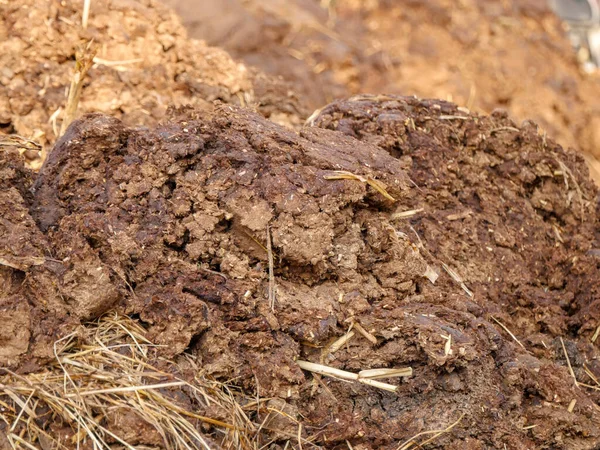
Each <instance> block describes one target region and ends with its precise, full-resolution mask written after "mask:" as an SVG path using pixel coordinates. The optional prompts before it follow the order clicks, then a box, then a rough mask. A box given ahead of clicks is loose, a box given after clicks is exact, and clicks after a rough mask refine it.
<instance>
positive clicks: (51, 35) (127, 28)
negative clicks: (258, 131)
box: [0, 0, 306, 168]
mask: <svg viewBox="0 0 600 450" xmlns="http://www.w3.org/2000/svg"><path fill="white" fill-rule="evenodd" d="M80 3H81V2H76V1H67V2H58V1H55V0H52V1H48V2H36V1H33V0H19V1H18V2H12V1H11V2H0V67H2V69H1V70H0V136H2V135H3V134H4V135H13V134H16V135H19V136H21V137H24V138H26V139H30V140H33V141H35V142H37V143H39V144H41V146H42V148H43V153H44V154H43V155H42V158H40V157H39V156H38V155H37V153H36V152H31V151H30V152H29V153H27V154H26V156H27V157H28V158H29V159H30V161H31V164H32V165H33V167H35V168H39V166H40V165H41V162H42V161H43V156H45V153H46V151H47V150H48V149H49V148H51V146H52V145H53V144H54V142H55V141H56V138H57V135H58V134H59V131H58V130H59V129H60V125H61V122H62V119H63V111H64V109H65V99H66V91H67V89H68V87H69V85H70V83H71V79H72V77H73V69H74V65H75V64H74V62H75V54H76V52H77V50H78V48H80V47H84V46H85V45H87V43H88V42H89V41H90V40H93V45H92V49H93V50H95V51H96V59H95V64H94V65H93V66H92V68H91V70H90V71H89V72H88V75H87V76H86V78H85V83H84V86H83V92H82V94H81V101H80V103H79V112H80V113H86V112H104V113H107V114H111V115H113V116H115V117H119V118H121V119H122V120H123V121H124V122H125V123H126V124H130V125H146V126H152V125H156V124H157V123H158V121H160V120H161V119H163V118H164V117H165V113H166V110H167V107H168V106H173V105H174V106H181V105H188V104H190V105H194V106H198V107H201V108H209V109H210V108H212V102H213V101H214V100H220V101H222V102H227V103H231V104H238V105H246V106H249V107H252V108H255V109H257V110H258V111H260V112H261V113H262V114H263V115H265V116H266V117H269V118H271V119H272V120H274V121H276V122H278V123H284V124H287V125H289V126H292V125H294V124H298V123H300V121H301V117H305V116H306V110H305V109H304V108H303V106H302V104H301V102H300V101H299V100H298V98H297V97H296V96H295V94H293V92H292V91H291V90H290V89H289V86H288V85H287V84H286V83H285V82H283V81H282V80H280V79H278V78H276V77H270V76H267V75H265V74H263V73H261V72H259V71H258V70H255V69H252V68H248V67H246V66H245V65H243V64H241V63H239V62H236V61H234V60H233V59H232V58H231V57H230V56H229V55H228V54H227V53H226V52H225V51H223V50H221V49H218V48H214V47H208V46H206V45H205V44H204V43H202V42H199V41H196V40H189V39H187V33H186V31H185V29H184V28H183V27H182V25H181V23H180V21H179V19H178V18H177V16H176V15H175V14H174V13H173V12H172V11H171V10H169V9H168V8H165V7H164V6H162V4H160V3H158V2H156V1H153V0H143V1H130V0H102V1H94V2H91V3H92V4H91V10H90V20H89V25H88V27H87V29H85V30H84V29H82V27H81V14H82V12H81V4H80ZM23 148H24V149H29V150H35V149H37V147H35V148H32V147H31V146H29V147H27V146H24V147H23Z"/></svg>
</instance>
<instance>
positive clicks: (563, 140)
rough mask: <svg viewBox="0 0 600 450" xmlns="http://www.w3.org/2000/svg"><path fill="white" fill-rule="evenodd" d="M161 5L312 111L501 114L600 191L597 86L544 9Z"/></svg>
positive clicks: (495, 0) (234, 2)
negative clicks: (459, 108)
mask: <svg viewBox="0 0 600 450" xmlns="http://www.w3.org/2000/svg"><path fill="white" fill-rule="evenodd" d="M165 2H166V3H167V4H169V5H171V6H173V7H175V8H176V10H177V11H178V12H179V13H180V14H181V15H182V20H183V23H184V25H186V27H187V28H188V29H189V32H190V35H191V36H192V37H196V38H200V39H205V40H206V41H207V42H208V43H209V44H212V45H218V46H220V47H222V48H224V49H225V50H227V51H229V52H230V53H231V54H232V55H233V56H234V57H236V58H240V59H241V60H243V61H245V62H247V63H248V64H251V65H253V66H255V67H259V68H260V69H261V70H264V71H265V72H267V73H270V74H277V75H282V76H283V77H284V78H285V79H287V80H289V81H290V82H292V83H293V85H294V89H295V90H296V91H297V92H299V93H301V94H302V97H303V98H306V99H307V101H309V102H310V105H311V106H312V108H313V109H316V108H320V107H322V106H323V105H324V104H326V103H328V102H330V101H332V100H334V99H335V98H339V97H341V96H347V95H352V94H358V93H374V94H376V93H381V92H386V93H397V94H401V95H417V96H420V97H426V98H441V99H452V100H453V101H455V102H456V103H458V104H461V105H466V106H467V107H469V108H470V109H472V110H474V111H479V112H485V113H490V112H492V111H493V110H494V109H496V108H503V109H506V110H507V111H509V113H510V114H511V115H512V116H513V117H515V118H516V119H518V120H526V119H532V120H535V121H536V123H538V124H539V125H540V126H541V127H542V128H543V129H544V130H545V131H547V133H548V135H549V136H551V137H553V138H554V139H555V140H557V141H558V142H559V143H560V144H561V145H563V146H565V147H568V146H571V147H573V148H576V149H577V150H582V151H583V152H585V154H586V155H588V157H589V158H590V161H589V162H590V165H591V166H592V168H593V173H592V175H593V176H594V177H595V179H596V181H597V182H599V183H600V164H598V163H597V162H596V161H595V160H594V158H595V157H596V158H597V157H600V102H598V95H597V92H598V90H599V89H600V76H599V74H598V73H596V74H585V73H582V71H581V69H580V67H579V64H578V62H577V60H576V56H575V54H574V52H573V51H572V49H571V46H570V42H569V39H568V37H567V36H566V34H565V32H564V28H563V25H562V24H561V22H560V21H559V20H558V18H557V17H556V16H555V15H554V14H553V13H552V11H551V10H550V9H549V7H548V5H547V3H548V2H547V1H546V0H488V1H477V0H464V1H460V2H456V1H452V0H427V1H422V0H403V1H397V0H394V1H390V0H386V1H364V0H346V1H339V2H337V1H321V2H317V1H315V0H290V1H288V0H260V1H257V0H245V1H242V0H225V1H223V0H205V1H203V2H202V6H201V7H200V6H198V5H199V3H197V2H195V1H194V0H165ZM323 5H329V9H326V8H324V7H322V6H323Z"/></svg>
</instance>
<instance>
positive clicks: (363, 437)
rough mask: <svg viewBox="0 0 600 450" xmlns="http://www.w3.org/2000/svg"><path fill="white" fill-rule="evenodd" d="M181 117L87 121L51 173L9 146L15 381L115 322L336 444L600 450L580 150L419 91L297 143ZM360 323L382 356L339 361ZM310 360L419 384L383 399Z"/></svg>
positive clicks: (381, 101) (217, 112)
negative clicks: (393, 374)
mask: <svg viewBox="0 0 600 450" xmlns="http://www.w3.org/2000/svg"><path fill="white" fill-rule="evenodd" d="M169 117H170V119H169V120H168V121H166V122H164V123H163V124H162V125H159V126H157V127H151V128H131V127H128V126H127V125H126V124H125V123H124V122H123V121H122V120H119V119H117V118H113V117H109V116H106V115H102V114H89V115H86V116H84V117H83V118H82V119H81V120H78V121H76V122H74V123H73V124H72V125H71V126H70V127H69V129H68V130H67V132H66V134H65V135H64V136H63V137H62V138H61V139H60V140H59V141H58V142H57V144H56V146H55V148H54V149H53V151H52V152H51V153H50V155H49V158H48V159H47V161H46V163H45V165H44V166H43V168H42V169H41V171H40V172H39V174H37V175H34V174H32V173H31V172H30V171H28V170H26V169H24V168H23V167H22V165H21V163H19V161H18V160H17V158H16V156H15V155H14V154H10V153H9V152H4V153H0V156H1V159H0V171H2V172H1V173H2V174H3V175H4V174H6V175H5V176H3V177H2V179H1V180H2V181H0V182H1V183H2V189H1V190H0V208H2V210H1V211H0V214H1V217H2V228H0V229H1V230H2V236H1V238H2V239H1V240H0V258H2V259H1V261H0V262H1V266H0V267H1V268H2V272H0V274H1V275H2V277H3V283H1V284H0V289H1V290H0V301H1V302H2V305H3V306H2V308H1V309H0V325H1V326H0V330H1V331H0V365H3V366H8V367H9V368H11V369H13V370H17V371H20V372H27V371H32V370H38V368H40V367H42V366H43V365H44V363H45V362H46V361H48V359H49V358H51V356H52V343H53V342H54V341H55V340H56V339H58V338H60V337H62V336H64V335H65V334H67V333H69V332H72V331H73V330H74V329H75V328H76V327H77V325H78V324H79V323H80V322H82V321H85V320H89V319H93V318H95V317H98V316H99V315H101V314H103V313H104V312H106V311H109V310H110V309H114V308H116V309H117V310H118V311H120V312H123V313H127V314H129V315H131V316H132V317H135V318H137V319H138V320H139V321H140V323H142V324H143V325H144V327H146V329H147V330H148V336H149V339H151V340H152V341H155V342H157V343H159V344H163V345H164V347H162V348H161V350H160V351H161V354H162V356H165V357H169V358H177V357H178V355H183V354H185V353H190V354H192V355H194V356H196V357H197V358H198V361H199V365H201V367H202V368H203V370H204V371H205V374H206V375H207V376H210V377H214V378H216V379H218V380H221V381H228V382H229V383H233V384H235V385H237V386H239V387H240V388H242V389H244V390H245V391H246V392H250V393H259V394H260V395H261V396H263V397H269V398H272V405H271V407H272V408H274V409H275V410H278V411H284V412H285V413H286V414H287V415H288V416H289V417H291V418H292V419H293V420H299V421H301V423H302V428H301V432H302V433H304V436H305V437H307V438H308V437H310V438H311V439H313V442H314V444H315V445H318V446H320V447H323V448H340V449H341V448H347V443H349V444H350V445H352V446H353V448H362V449H371V448H382V449H386V448H389V449H392V448H398V446H399V444H401V443H402V442H403V441H405V440H407V439H410V438H411V437H412V436H414V435H416V434H418V433H421V432H425V431H430V430H435V429H444V428H446V427H448V426H449V425H450V424H452V423H454V422H457V421H458V420H459V419H461V420H460V421H459V422H458V423H457V424H456V425H455V426H454V428H453V429H452V430H451V431H449V432H448V433H447V434H444V435H442V436H439V437H438V438H437V439H436V440H435V441H433V442H432V443H431V444H429V445H428V448H450V449H483V448H497V449H504V448H509V449H525V448H564V449H593V448H597V446H598V445H600V426H599V425H600V410H599V408H598V406H597V404H596V402H597V401H598V400H600V398H598V395H597V394H596V393H595V391H592V390H589V389H586V388H584V387H579V388H577V387H575V384H574V380H573V378H572V376H571V374H570V371H569V364H570V365H571V367H572V370H573V373H574V375H575V376H576V377H577V379H578V380H579V381H581V382H585V383H587V384H594V381H593V380H592V379H591V378H590V376H589V375H588V374H587V373H586V372H589V373H591V374H592V375H593V376H595V377H600V366H598V363H597V357H598V351H597V349H596V344H594V343H592V342H591V341H592V337H593V335H594V333H595V330H596V327H597V326H598V324H599V323H600V317H599V316H600V307H599V305H600V302H599V298H600V296H599V290H598V289H599V288H598V263H597V254H598V250H597V246H598V242H597V239H596V230H597V229H598V223H597V221H598V219H597V215H596V197H597V190H596V188H595V187H594V185H593V183H592V182H591V181H590V180H589V177H588V169H587V167H586V165H585V162H584V160H583V159H582V157H581V156H579V155H578V154H576V153H574V152H571V151H565V150H563V149H562V148H561V147H560V146H559V145H558V144H556V143H555V142H554V141H552V140H551V139H549V138H546V137H545V136H544V134H543V133H541V132H540V130H539V129H538V127H537V126H536V125H535V124H533V123H529V122H528V123H525V124H523V125H522V126H517V125H515V123H513V122H512V121H511V120H510V119H509V118H507V116H506V115H505V114H502V113H495V114H493V115H490V116H478V115H475V114H471V113H467V112H465V110H464V109H463V108H457V107H456V106H455V105H454V104H452V103H448V102H444V101H430V100H418V99H416V98H414V97H395V96H377V97H371V96H361V97H354V98H351V99H349V100H346V101H340V102H337V103H334V104H331V105H329V106H327V107H325V108H324V109H323V110H322V111H320V113H319V114H318V115H316V116H314V117H312V118H311V120H310V123H309V126H307V127H304V128H302V129H300V130H299V131H298V132H296V131H293V130H290V129H289V128H285V127H282V126H280V125H277V124H274V123H273V122H271V121H268V120H266V119H265V118H263V117H262V116H260V115H259V114H257V113H255V112H253V111H251V110H248V109H244V108H239V107H234V106H231V105H225V104H223V105H220V106H216V107H215V108H214V109H213V110H206V109H201V108H191V107H190V108H179V109H174V110H172V111H171V112H170V113H169ZM374 180H376V182H375V183H374ZM366 181H368V182H369V183H367V182H366ZM377 183H379V184H378V185H377ZM373 184H375V185H376V186H378V187H379V189H375V188H374V187H373ZM384 194H386V195H384ZM390 197H391V198H390ZM392 199H393V200H392ZM407 212H408V213H407ZM402 213H403V214H402ZM269 247H271V248H272V255H273V261H274V263H273V271H274V283H271V282H270V281H269V257H268V256H269V250H268V249H269ZM444 267H446V268H447V269H448V271H446V270H445V269H444ZM432 270H433V271H435V272H436V273H437V274H439V278H438V279H437V281H436V282H435V284H434V283H432V281H431V280H432V279H434V277H432V276H431V271H432ZM450 273H452V274H453V276H451V275H450ZM273 286H274V292H275V295H274V297H275V303H274V307H273V308H271V307H270V305H269V303H270V300H271V299H270V298H269V292H271V288H273ZM352 321H354V322H356V323H359V324H360V325H362V327H363V328H365V329H366V330H367V331H368V332H369V333H371V334H372V335H373V336H374V337H375V338H376V339H377V343H376V344H373V343H372V342H370V341H369V340H368V339H366V338H365V337H363V336H362V335H361V334H360V333H356V334H355V336H354V337H353V338H351V339H350V340H349V341H348V342H347V343H346V344H345V345H344V346H342V347H341V348H340V349H339V350H337V351H336V352H333V353H332V352H330V349H329V346H330V345H331V344H332V343H333V342H334V341H335V340H337V339H338V338H339V337H341V336H342V335H344V334H345V333H346V331H347V330H348V327H349V325H350V323H351V322H352ZM501 324H502V325H501ZM504 327H506V328H504ZM509 331H510V333H512V336H511V334H509ZM563 345H564V350H563ZM565 354H566V355H568V360H567V358H566V357H565ZM296 359H303V360H308V361H312V362H317V363H319V362H321V363H324V364H327V365H329V366H332V367H335V368H338V369H343V370H347V371H352V372H358V371H359V370H363V369H371V368H381V367H389V368H396V367H408V366H410V367H412V368H413V370H414V375H413V376H412V377H409V378H406V379H402V380H400V381H399V380H398V379H391V380H383V381H387V382H390V383H394V384H397V385H398V391H397V393H390V392H386V391H381V390H378V389H376V388H373V387H369V386H365V385H362V384H357V383H347V382H343V381H339V380H335V379H332V378H321V379H320V380H319V381H317V380H316V379H315V378H314V377H313V376H312V375H311V374H310V373H308V372H303V371H302V370H301V369H300V368H299V366H298V365H297V364H296V362H295V360H296ZM181 395H182V397H185V395H184V394H183V393H182V394H181ZM573 401H575V403H574V406H573V407H572V408H571V409H569V405H573ZM184 403H185V402H184ZM203 413H204V414H207V412H203ZM267 427H268V428H269V429H271V430H279V433H280V434H279V435H278V434H277V433H275V434H273V435H272V436H271V437H272V438H273V439H275V440H276V441H277V439H283V437H284V436H286V435H289V434H292V435H294V433H297V432H298V426H297V424H296V423H294V422H291V421H287V420H285V419H283V418H280V419H277V420H275V422H273V423H269V424H268V426H267ZM148 439H150V437H149V438H148ZM135 442H137V443H138V444H137V445H151V444H152V442H150V441H149V442H145V441H144V437H143V436H141V435H140V436H137V438H136V440H135Z"/></svg>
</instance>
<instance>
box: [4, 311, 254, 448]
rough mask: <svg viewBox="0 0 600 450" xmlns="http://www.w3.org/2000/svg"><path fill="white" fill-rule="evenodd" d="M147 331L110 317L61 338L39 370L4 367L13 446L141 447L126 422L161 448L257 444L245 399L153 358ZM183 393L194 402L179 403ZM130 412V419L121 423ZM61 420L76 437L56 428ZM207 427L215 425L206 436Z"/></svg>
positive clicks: (6, 416) (7, 421)
mask: <svg viewBox="0 0 600 450" xmlns="http://www.w3.org/2000/svg"><path fill="white" fill-rule="evenodd" d="M144 335H145V330H144V329H143V328H141V327H140V326H139V325H138V324H137V323H135V322H134V321H132V320H131V319H129V318H127V317H122V316H117V315H109V316H106V317H103V318H102V319H100V320H99V321H97V322H94V323H90V324H88V325H86V326H85V327H82V328H80V329H79V330H78V331H77V332H76V333H73V334H71V335H68V336H66V337H64V338H62V339H61V340H59V341H57V342H56V344H55V355H56V357H55V360H54V361H53V363H52V364H49V365H47V366H46V367H45V368H44V369H43V370H42V371H40V372H34V373H30V374H27V375H18V374H16V373H14V372H12V371H8V370H5V371H4V374H3V375H1V376H0V405H2V407H3V409H2V411H0V420H1V421H3V422H4V423H5V425H6V427H7V430H8V432H7V438H8V440H9V442H10V443H11V445H12V446H13V448H18V447H19V445H24V446H26V447H28V448H38V447H39V446H40V445H48V444H51V445H53V446H56V448H72V446H77V447H79V446H80V445H82V444H83V443H84V442H90V443H92V445H93V446H94V448H97V449H109V448H112V445H114V444H119V445H122V446H124V447H126V448H130V449H133V448H137V446H138V444H139V443H141V442H140V441H139V436H136V433H135V432H133V433H132V431H131V430H127V428H126V427H127V426H134V427H137V428H142V429H145V430H146V431H145V435H146V436H145V437H146V439H148V440H147V441H146V442H147V443H148V444H150V443H152V444H153V445H159V446H161V447H162V448H172V449H179V448H186V449H190V448H206V449H210V448H214V447H213V446H212V445H211V443H212V442H213V441H214V440H215V439H216V440H217V441H221V442H222V444H223V446H224V447H229V448H248V449H250V448H254V447H253V444H251V442H252V440H253V432H254V431H255V430H256V426H255V425H254V424H253V423H251V422H250V420H249V419H248V416H247V415H246V413H244V412H243V408H242V406H241V405H240V404H239V403H238V402H239V401H240V400H243V401H244V402H247V401H248V399H247V398H244V397H240V396H238V395H237V394H233V392H232V391H231V390H229V389H228V388H227V386H226V385H223V384H220V383H217V382H215V381H210V380H207V379H205V378H203V377H202V375H201V373H197V374H196V376H194V377H192V378H191V379H189V381H186V380H183V379H182V378H180V376H178V375H177V373H176V372H173V370H177V369H176V367H175V366H174V365H173V364H172V363H168V364H166V365H165V361H164V360H163V361H159V360H154V358H153V357H152V355H153V353H154V352H155V350H156V346H155V345H154V344H152V343H151V342H149V341H148V340H147V339H146V338H145V337H144ZM157 364H158V365H161V366H163V368H162V369H159V368H157V366H156V365H157ZM178 392H180V393H185V396H187V397H188V398H189V399H190V400H191V401H192V402H195V403H196V407H194V408H190V406H189V405H186V404H182V403H181V402H180V400H178V398H181V395H180V394H178ZM202 408H208V409H213V410H214V409H215V408H217V409H218V410H220V411H221V413H220V414H221V415H222V417H223V418H222V419H221V418H211V417H208V416H203V415H201V414H199V413H198V411H199V410H201V409H202ZM125 417H129V419H128V420H129V421H132V422H126V423H127V424H129V425H125V424H120V421H123V420H124V418H125ZM57 418H60V420H61V422H62V423H63V426H65V427H66V428H67V429H70V430H71V437H68V438H67V436H68V435H67V436H65V437H61V435H57V434H54V433H53V431H52V428H51V427H52V424H53V423H54V421H56V420H57ZM201 424H205V426H208V428H204V429H203V428H202V427H201ZM207 429H211V430H212V431H209V433H208V434H207V433H206V430H207ZM210 434H212V435H213V436H212V437H211V436H210ZM132 438H133V439H135V440H133V441H132ZM41 443H43V444H41Z"/></svg>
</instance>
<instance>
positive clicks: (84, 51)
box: [60, 41, 96, 136]
mask: <svg viewBox="0 0 600 450" xmlns="http://www.w3.org/2000/svg"><path fill="white" fill-rule="evenodd" d="M92 45H93V41H90V42H88V44H87V45H86V46H85V47H80V48H79V50H77V53H76V54H75V68H74V69H73V76H72V78H71V86H70V87H69V93H68V96H67V104H66V105H65V110H64V115H63V120H62V123H61V125H60V135H61V136H62V135H63V134H64V133H65V130H66V129H67V127H68V126H69V125H70V124H71V122H73V120H74V119H75V114H76V113H77V107H78V106H79V99H80V97H81V90H82V88H83V82H84V80H85V77H86V75H87V73H88V70H90V67H92V64H93V62H94V57H95V56H96V50H95V49H93V48H92Z"/></svg>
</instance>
